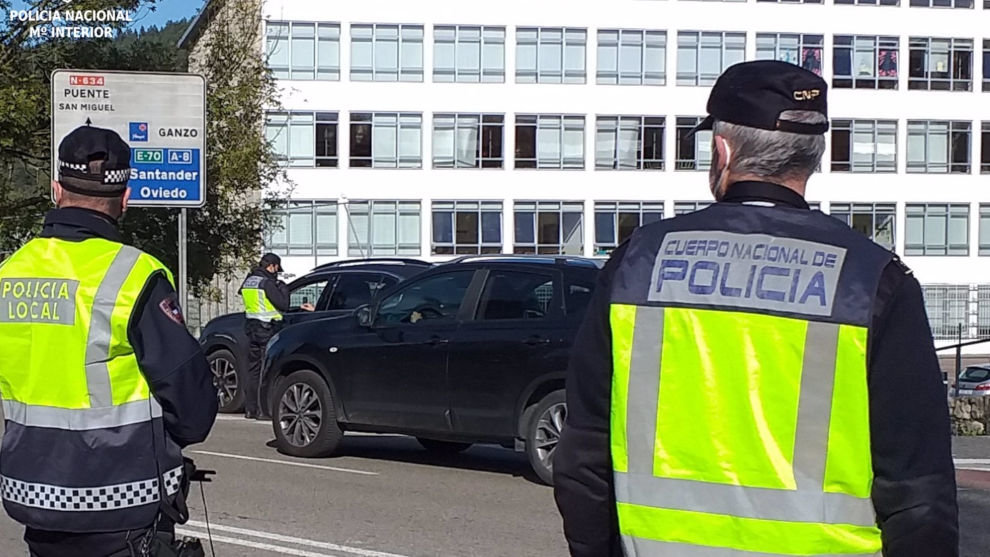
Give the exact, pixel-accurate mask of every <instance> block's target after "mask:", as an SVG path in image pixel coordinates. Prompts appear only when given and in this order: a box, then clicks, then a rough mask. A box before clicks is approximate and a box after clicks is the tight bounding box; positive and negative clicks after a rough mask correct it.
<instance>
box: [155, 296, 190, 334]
mask: <svg viewBox="0 0 990 557" xmlns="http://www.w3.org/2000/svg"><path fill="white" fill-rule="evenodd" d="M158 307H159V308H160V309H161V310H162V313H164V314H165V316H166V317H168V318H169V319H171V320H172V321H175V322H176V323H178V324H179V325H182V326H183V327H184V326H185V325H186V320H185V318H184V317H183V316H182V308H180V307H179V301H178V300H176V299H175V296H169V297H167V298H165V299H164V300H162V303H160V304H158Z"/></svg>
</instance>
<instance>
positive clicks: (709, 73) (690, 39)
mask: <svg viewBox="0 0 990 557" xmlns="http://www.w3.org/2000/svg"><path fill="white" fill-rule="evenodd" d="M745 58H746V33H727V32H723V31H712V32H709V31H705V32H700V33H699V32H696V31H678V32H677V84H678V85H702V86H708V85H714V84H715V80H716V79H718V76H719V75H721V74H722V72H723V71H725V69H726V68H728V67H729V66H731V65H733V64H736V63H739V62H742V61H743V60H745Z"/></svg>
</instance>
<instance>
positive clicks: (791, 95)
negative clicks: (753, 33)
mask: <svg viewBox="0 0 990 557" xmlns="http://www.w3.org/2000/svg"><path fill="white" fill-rule="evenodd" d="M827 90H828V84H826V83H825V80H823V79H822V78H821V77H819V76H818V75H816V74H814V73H813V72H810V71H808V70H806V69H804V68H802V67H799V66H795V65H794V64H788V63H787V62H778V61H776V60H757V61H754V62H743V63H740V64H735V65H733V66H730V67H729V68H728V69H727V70H725V72H724V73H722V75H721V76H719V78H718V80H716V81H715V86H714V87H712V92H711V95H710V96H709V97H708V114H709V116H708V117H707V118H705V119H704V120H702V122H701V123H700V124H698V126H697V127H695V128H694V129H693V130H692V133H694V132H697V131H698V130H710V129H712V127H713V125H714V123H715V120H719V121H722V122H728V123H730V124H737V125H740V126H746V127H750V128H757V129H761V130H771V131H782V132H790V133H797V134H805V135H821V134H824V133H825V132H827V131H828V103H827V101H826V95H827ZM789 110H803V111H810V112H818V113H820V114H821V115H822V116H824V117H825V122H823V123H821V124H805V123H801V122H791V121H788V120H781V119H780V116H781V114H782V113H784V112H786V111H789Z"/></svg>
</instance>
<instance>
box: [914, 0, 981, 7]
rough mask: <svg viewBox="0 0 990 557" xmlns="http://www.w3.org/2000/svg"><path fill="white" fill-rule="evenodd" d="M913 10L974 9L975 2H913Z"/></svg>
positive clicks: (940, 0) (970, 0)
mask: <svg viewBox="0 0 990 557" xmlns="http://www.w3.org/2000/svg"><path fill="white" fill-rule="evenodd" d="M911 7H912V8H972V7H973V0H911Z"/></svg>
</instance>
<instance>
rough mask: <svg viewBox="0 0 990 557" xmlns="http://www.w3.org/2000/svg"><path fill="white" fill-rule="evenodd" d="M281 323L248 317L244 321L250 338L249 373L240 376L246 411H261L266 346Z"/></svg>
mask: <svg viewBox="0 0 990 557" xmlns="http://www.w3.org/2000/svg"><path fill="white" fill-rule="evenodd" d="M279 326H280V323H278V322H269V323H265V322H264V321H258V320H257V319H248V320H247V321H245V323H244V332H245V334H247V338H248V366H247V370H246V371H247V373H244V374H243V377H241V378H240V383H241V388H242V389H243V390H244V413H245V414H251V415H258V414H260V413H261V407H260V400H259V393H258V389H259V387H260V381H261V365H262V364H263V363H264V361H265V346H266V345H268V341H269V340H271V338H272V336H274V335H275V333H277V332H278V329H279Z"/></svg>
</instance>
